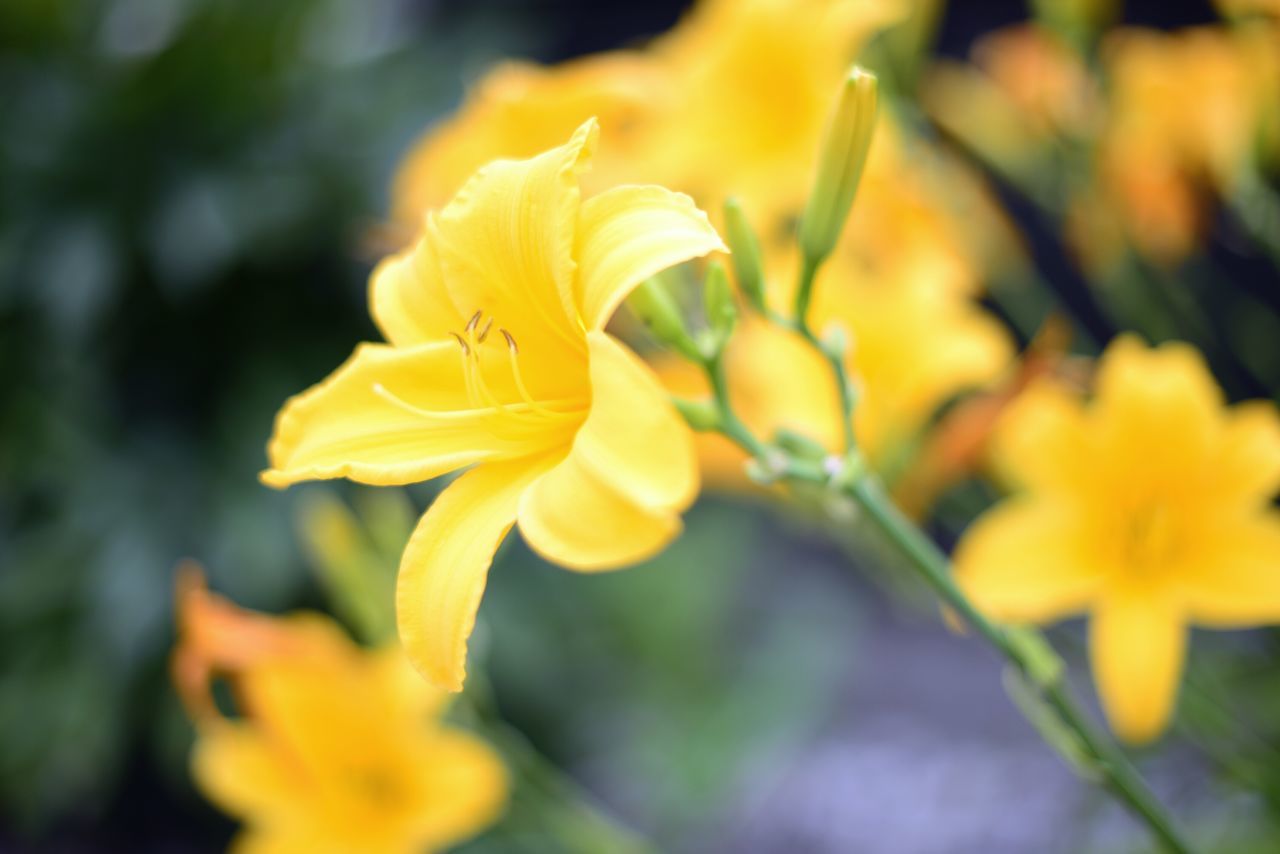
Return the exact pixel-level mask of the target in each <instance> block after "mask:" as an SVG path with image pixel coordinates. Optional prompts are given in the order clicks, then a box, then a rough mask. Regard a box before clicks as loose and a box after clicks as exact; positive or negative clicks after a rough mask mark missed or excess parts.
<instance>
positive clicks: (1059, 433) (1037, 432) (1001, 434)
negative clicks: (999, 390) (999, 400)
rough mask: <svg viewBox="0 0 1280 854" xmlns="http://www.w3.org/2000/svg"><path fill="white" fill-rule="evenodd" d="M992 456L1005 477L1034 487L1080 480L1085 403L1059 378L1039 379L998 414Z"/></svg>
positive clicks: (1065, 484)
mask: <svg viewBox="0 0 1280 854" xmlns="http://www.w3.org/2000/svg"><path fill="white" fill-rule="evenodd" d="M992 442H993V444H992V452H991V454H992V457H993V458H994V461H995V465H996V466H997V468H999V469H1000V470H1001V472H1002V473H1003V474H1004V476H1005V477H1006V478H1007V479H1009V480H1013V481H1017V482H1019V483H1021V484H1023V485H1025V486H1028V487H1032V488H1034V489H1046V490H1052V489H1055V488H1060V487H1064V486H1068V485H1070V484H1073V483H1077V482H1079V478H1080V475H1081V463H1082V462H1083V461H1084V459H1086V456H1085V451H1086V445H1085V442H1086V434H1085V423H1084V408H1083V407H1082V406H1081V404H1080V396H1079V394H1078V393H1076V392H1073V391H1072V390H1071V389H1069V388H1067V387H1066V386H1065V385H1063V384H1062V383H1061V382H1058V381H1056V380H1052V379H1043V380H1039V381H1037V382H1036V383H1034V384H1032V385H1031V386H1030V387H1029V388H1027V389H1026V390H1025V391H1023V392H1022V393H1021V394H1020V395H1018V397H1017V398H1016V399H1015V400H1014V401H1013V403H1012V404H1010V406H1009V408H1008V410H1006V412H1005V413H1004V415H1002V416H1001V417H1000V420H999V422H998V423H997V426H996V431H995V435H994V437H993V440H992Z"/></svg>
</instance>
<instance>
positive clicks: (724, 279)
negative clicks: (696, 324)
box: [703, 261, 738, 353]
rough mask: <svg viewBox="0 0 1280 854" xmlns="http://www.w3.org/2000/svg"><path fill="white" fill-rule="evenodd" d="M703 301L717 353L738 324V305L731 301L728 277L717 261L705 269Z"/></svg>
mask: <svg viewBox="0 0 1280 854" xmlns="http://www.w3.org/2000/svg"><path fill="white" fill-rule="evenodd" d="M703 299H704V300H705V305H706V309H707V328H708V330H709V331H710V332H711V341H712V349H713V352H715V353H719V352H720V351H721V350H722V349H724V345H725V344H727V343H728V342H729V336H731V335H733V328H734V327H735V326H736V325H737V324H738V304H737V303H736V302H734V301H733V288H732V287H730V286H729V276H728V274H726V273H725V271H724V267H723V266H722V265H721V264H720V263H719V262H718V261H712V262H711V264H710V265H709V266H708V267H707V279H706V282H705V283H704V285H703Z"/></svg>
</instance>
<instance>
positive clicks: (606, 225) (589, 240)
mask: <svg viewBox="0 0 1280 854" xmlns="http://www.w3.org/2000/svg"><path fill="white" fill-rule="evenodd" d="M717 250H719V251H721V252H725V251H727V249H726V248H725V245H724V243H723V242H722V241H721V240H720V235H718V234H717V233H716V230H715V229H714V228H712V227H711V223H710V222H708V221H707V215H706V214H705V213H703V212H702V211H700V210H698V208H697V206H696V205H695V204H694V203H693V199H691V198H689V197H688V196H686V195H684V194H683V193H673V192H671V191H670V190H667V189H664V188H662V187H654V186H646V187H635V186H631V187H615V188H613V189H612V190H608V191H606V192H603V193H601V194H599V195H597V196H593V197H591V198H590V199H587V200H586V201H585V202H583V204H582V217H581V220H580V221H579V224H578V249H577V258H578V264H579V267H578V282H577V288H576V291H577V293H576V296H577V301H578V309H579V311H580V312H581V315H582V319H583V322H584V323H585V324H586V326H587V328H588V329H603V328H604V325H605V324H606V323H608V322H609V318H610V317H611V316H612V315H613V312H614V310H615V309H617V307H618V306H619V305H620V304H621V303H622V301H623V300H624V299H626V298H627V294H629V293H631V291H632V290H633V289H634V288H635V287H636V286H637V285H639V284H640V283H641V282H643V281H644V280H645V279H647V278H649V277H650V276H653V275H654V274H656V273H660V272H661V271H663V270H665V269H667V268H668V267H674V266H675V265H676V264H680V263H682V262H684V261H688V260H690V259H692V258H700V257H702V256H703V255H706V254H707V253H708V252H715V251H717Z"/></svg>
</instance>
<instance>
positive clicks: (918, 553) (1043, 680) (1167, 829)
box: [703, 338, 1194, 854]
mask: <svg viewBox="0 0 1280 854" xmlns="http://www.w3.org/2000/svg"><path fill="white" fill-rule="evenodd" d="M809 340H810V341H813V339H812V338H810V339H809ZM815 346H819V349H822V348H821V347H820V345H815ZM703 367H704V369H705V370H706V372H707V377H708V380H709V381H710V384H711V387H712V391H713V393H714V396H715V403H716V406H717V408H718V409H719V416H720V417H719V424H718V427H717V429H718V431H719V432H720V433H722V434H723V435H725V436H726V437H728V438H729V439H730V440H732V441H734V442H735V443H737V444H738V445H739V446H740V447H741V448H743V450H745V451H746V452H747V453H749V454H750V455H751V456H752V457H753V458H754V459H755V460H756V461H757V462H758V463H759V464H761V465H763V466H764V467H765V468H766V470H767V471H770V472H773V473H776V475H777V477H778V479H779V480H783V481H790V482H793V483H797V484H806V485H809V486H815V485H816V486H819V487H822V488H826V489H832V490H836V491H838V492H839V493H840V494H843V495H844V496H846V497H847V498H849V499H851V500H852V501H854V502H855V503H856V504H857V505H858V506H859V507H861V508H862V510H863V511H864V512H865V513H866V514H867V516H868V517H869V518H870V519H871V520H872V522H873V523H874V524H875V525H876V527H877V528H878V529H879V530H880V531H881V532H882V533H883V534H884V536H885V537H886V539H887V540H888V541H889V542H890V543H892V544H893V545H894V546H895V547H896V548H897V550H898V551H899V552H900V553H901V554H902V555H903V556H904V557H905V558H907V561H908V563H909V565H910V566H911V567H912V568H913V569H914V570H915V571H916V572H917V573H918V574H919V576H920V577H921V578H922V579H923V580H924V581H925V583H927V584H928V585H929V587H930V588H931V589H932V590H933V591H934V593H935V594H936V595H937V596H938V598H939V599H941V600H942V602H943V603H945V604H946V605H947V606H949V607H950V608H951V609H952V610H953V611H955V613H956V614H957V615H959V616H960V617H961V618H962V619H963V620H964V621H965V622H966V623H968V625H970V626H971V627H972V628H973V630H974V631H976V632H977V633H978V634H979V635H980V636H981V637H982V638H983V639H984V640H986V641H987V642H988V643H989V644H990V645H991V646H992V647H993V648H994V649H995V650H996V651H997V652H999V653H1000V655H1001V656H1003V657H1004V659H1005V660H1006V661H1007V662H1008V664H1009V665H1010V666H1011V667H1012V668H1014V669H1015V670H1016V671H1017V672H1018V673H1019V674H1021V675H1022V676H1023V677H1026V679H1027V680H1028V681H1029V682H1031V683H1034V684H1035V685H1036V686H1038V688H1039V690H1040V692H1041V695H1042V697H1043V701H1044V703H1046V704H1047V705H1048V706H1049V707H1050V708H1051V709H1052V710H1053V712H1054V713H1055V714H1056V716H1057V719H1058V721H1057V722H1058V723H1060V724H1061V726H1062V727H1065V729H1066V730H1067V731H1069V733H1070V734H1071V735H1072V736H1073V740H1074V742H1075V743H1076V744H1075V745H1074V747H1075V748H1076V749H1077V750H1079V751H1080V752H1082V753H1083V758H1084V760H1086V761H1087V762H1088V765H1089V768H1090V770H1091V771H1093V772H1095V773H1096V774H1097V777H1098V779H1099V781H1100V783H1101V785H1103V787H1104V788H1105V789H1106V790H1107V791H1109V792H1110V793H1111V794H1112V795H1113V796H1114V797H1115V798H1116V799H1117V800H1119V801H1120V802H1121V803H1122V804H1123V805H1124V806H1125V807H1126V808H1128V809H1129V810H1130V812H1131V813H1132V814H1133V815H1134V816H1135V817H1136V818H1138V819H1139V820H1140V821H1142V822H1143V824H1145V825H1146V827H1147V829H1148V830H1149V831H1150V833H1151V835H1152V836H1153V837H1154V838H1155V839H1157V840H1158V841H1159V842H1160V844H1161V845H1162V846H1163V847H1164V848H1165V849H1166V850H1167V851H1169V852H1172V854H1190V852H1192V851H1193V850H1194V849H1193V848H1192V847H1191V845H1190V843H1188V842H1187V841H1186V840H1185V839H1184V838H1183V837H1182V835H1181V834H1180V832H1179V831H1178V830H1177V828H1176V826H1175V825H1174V822H1173V820H1172V818H1171V817H1170V816H1169V815H1168V814H1167V813H1166V812H1165V810H1164V808H1163V807H1162V806H1161V804H1160V803H1159V801H1158V800H1157V799H1156V797H1155V795H1154V794H1153V793H1152V792H1151V790H1150V788H1149V787H1148V786H1147V784H1146V781H1145V780H1143V778H1142V777H1141V775H1140V774H1139V773H1138V771H1137V770H1136V769H1135V768H1134V767H1133V765H1132V764H1131V763H1130V762H1129V760H1128V758H1127V757H1126V756H1125V755H1124V753H1123V752H1122V751H1121V750H1120V749H1119V748H1118V747H1117V746H1116V745H1115V743H1114V742H1112V741H1111V740H1110V739H1109V738H1108V737H1107V736H1106V735H1105V734H1103V733H1102V732H1101V731H1100V730H1099V729H1098V728H1097V727H1096V726H1095V725H1094V724H1093V723H1092V722H1091V721H1090V720H1089V718H1088V716H1087V715H1085V714H1084V712H1083V711H1082V710H1081V709H1080V707H1079V706H1078V705H1077V703H1076V702H1075V700H1074V699H1073V698H1072V696H1071V693H1070V691H1069V690H1068V688H1067V685H1066V683H1065V680H1064V679H1063V678H1062V677H1061V675H1060V674H1056V673H1055V674H1053V675H1051V676H1048V677H1046V675H1045V667H1044V662H1043V661H1038V660H1036V659H1037V657H1043V654H1044V653H1042V652H1040V651H1039V650H1038V648H1036V647H1035V646H1033V645H1032V644H1029V643H1027V642H1025V640H1024V641H1022V642H1020V641H1019V640H1018V639H1017V638H1015V637H1014V636H1013V635H1012V634H1011V632H1010V631H1009V630H1007V629H1005V628H1003V627H1001V626H999V625H997V624H995V623H993V622H991V621H990V620H988V619H987V618H986V617H985V616H984V615H983V614H982V612H981V611H979V610H978V609H977V607H976V606H975V605H974V604H973V603H972V602H971V601H970V600H969V598H968V597H967V596H965V595H964V593H963V591H961V590H960V588H959V587H958V586H957V585H956V584H955V582H954V581H953V580H952V574H951V569H950V562H949V561H948V559H947V557H946V556H945V555H944V554H943V553H942V552H941V550H939V549H938V547H937V546H936V545H935V544H934V543H933V541H932V540H931V539H930V538H929V537H928V536H927V535H925V534H924V532H923V531H921V530H920V529H919V528H918V527H917V526H916V525H915V524H914V523H913V522H911V521H910V520H909V519H908V518H907V517H906V516H905V515H903V514H902V512H901V511H899V510H898V508H897V507H896V506H894V504H893V503H892V501H891V500H890V499H889V497H888V496H887V495H886V494H885V492H884V489H883V487H882V486H881V485H880V483H879V480H878V479H877V478H876V477H875V476H874V475H873V474H870V473H869V472H867V471H866V470H865V468H864V466H863V465H862V464H861V461H860V458H859V457H858V455H857V452H856V449H851V450H850V452H849V453H848V454H847V455H846V456H845V458H844V459H843V460H841V465H839V466H833V467H829V466H818V465H813V464H811V463H807V462H805V461H803V460H796V459H794V458H793V457H791V456H790V455H787V454H786V453H785V452H784V451H783V450H782V449H781V448H776V447H773V446H770V445H766V444H765V443H763V442H761V441H760V440H759V439H758V438H757V437H755V436H754V435H753V434H752V433H751V431H750V430H749V429H747V428H746V426H745V425H744V424H743V423H742V421H741V419H740V418H738V416H737V415H736V413H734V411H733V407H732V405H731V402H730V400H729V397H728V392H727V384H726V382H725V376H724V368H723V365H722V364H721V362H720V360H719V359H718V358H717V359H711V360H707V361H705V362H704V363H703ZM842 367H843V365H842ZM838 376H840V375H838ZM846 420H848V419H846ZM850 475H851V476H850ZM1037 638H1038V636H1037ZM1041 643H1042V642H1041Z"/></svg>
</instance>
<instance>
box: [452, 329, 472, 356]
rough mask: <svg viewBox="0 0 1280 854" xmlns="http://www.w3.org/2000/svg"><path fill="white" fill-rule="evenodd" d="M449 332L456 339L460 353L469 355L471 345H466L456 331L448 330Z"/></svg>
mask: <svg viewBox="0 0 1280 854" xmlns="http://www.w3.org/2000/svg"><path fill="white" fill-rule="evenodd" d="M449 334H450V335H452V336H453V337H454V338H455V339H456V340H457V342H458V346H459V347H461V348H462V355H464V356H470V355H471V347H470V346H468V345H467V342H466V340H465V339H464V338H463V337H462V336H461V335H459V334H458V333H456V332H450V333H449Z"/></svg>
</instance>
